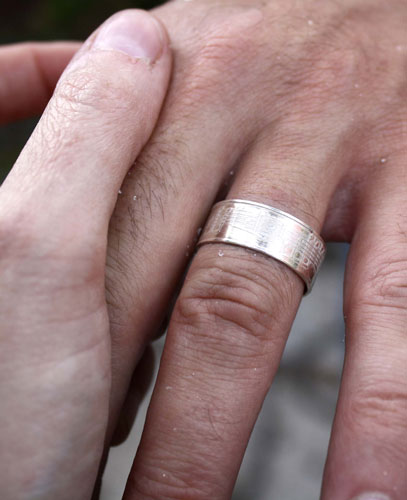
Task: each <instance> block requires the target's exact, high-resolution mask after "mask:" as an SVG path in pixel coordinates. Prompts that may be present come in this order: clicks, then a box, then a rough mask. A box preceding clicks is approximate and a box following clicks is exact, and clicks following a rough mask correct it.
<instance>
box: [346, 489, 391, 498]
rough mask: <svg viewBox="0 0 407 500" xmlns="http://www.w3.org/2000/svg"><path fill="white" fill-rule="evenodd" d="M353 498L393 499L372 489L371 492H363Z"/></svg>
mask: <svg viewBox="0 0 407 500" xmlns="http://www.w3.org/2000/svg"><path fill="white" fill-rule="evenodd" d="M352 500H391V498H390V497H389V496H388V495H385V494H384V493H379V492H377V491H376V492H374V491H372V492H370V493H362V494H361V495H358V496H357V497H354V498H352Z"/></svg>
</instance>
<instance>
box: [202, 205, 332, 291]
mask: <svg viewBox="0 0 407 500" xmlns="http://www.w3.org/2000/svg"><path fill="white" fill-rule="evenodd" d="M207 243H226V244H231V245H237V246H240V247H244V248H248V249H251V250H255V251H257V252H261V253H263V254H265V255H268V256H269V257H273V258H274V259H276V260H278V261H280V262H283V263H284V264H286V265H287V266H288V267H290V268H291V269H292V270H293V271H294V272H296V273H297V274H298V275H299V276H300V277H301V278H302V279H303V280H304V283H305V287H306V290H305V291H306V293H309V292H310V291H311V289H312V285H313V283H314V281H315V278H316V275H317V273H318V269H319V267H320V266H321V264H322V261H323V260H324V256H325V252H326V246H325V243H324V241H323V240H322V238H321V237H320V236H319V235H318V234H317V233H316V232H315V231H314V230H313V229H312V228H311V227H310V226H308V225H307V224H304V223H303V222H302V221H300V220H299V219H297V218H296V217H293V216H292V215H290V214H288V213H286V212H283V211H282V210H278V209H276V208H273V207H269V206H267V205H263V204H261V203H255V202H252V201H246V200H226V201H221V202H220V203H217V204H216V205H214V207H213V209H212V212H211V214H210V216H209V219H208V221H207V223H206V225H205V228H204V230H203V231H202V234H201V237H200V239H199V242H198V246H199V245H204V244H207Z"/></svg>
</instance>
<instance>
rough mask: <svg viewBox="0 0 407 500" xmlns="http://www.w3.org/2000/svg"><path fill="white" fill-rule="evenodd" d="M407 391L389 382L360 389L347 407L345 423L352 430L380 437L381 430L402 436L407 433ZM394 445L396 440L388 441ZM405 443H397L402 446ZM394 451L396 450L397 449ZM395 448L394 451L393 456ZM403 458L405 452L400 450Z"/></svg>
mask: <svg viewBox="0 0 407 500" xmlns="http://www.w3.org/2000/svg"><path fill="white" fill-rule="evenodd" d="M406 404H407V388H406V386H405V384H404V382H401V381H395V380H392V381H390V382H388V383H387V384H383V382H380V383H377V384H375V385H373V384H372V383H370V384H369V385H367V386H366V385H365V386H363V387H361V388H360V389H359V390H358V391H357V392H356V393H355V394H354V397H353V401H352V402H351V404H350V406H349V414H348V421H349V426H350V428H351V429H352V431H356V432H359V431H362V432H363V433H368V434H372V435H375V436H380V435H381V434H382V433H383V431H382V430H383V429H386V435H387V436H388V432H391V433H393V435H394V436H396V437H397V436H400V435H405V433H406V432H407V421H406ZM390 442H391V443H393V444H394V443H396V442H397V439H391V440H390ZM404 444H405V443H400V446H401V445H404ZM396 448H397V447H396ZM394 452H397V449H393V453H394ZM399 453H400V454H401V455H403V454H404V453H405V449H399Z"/></svg>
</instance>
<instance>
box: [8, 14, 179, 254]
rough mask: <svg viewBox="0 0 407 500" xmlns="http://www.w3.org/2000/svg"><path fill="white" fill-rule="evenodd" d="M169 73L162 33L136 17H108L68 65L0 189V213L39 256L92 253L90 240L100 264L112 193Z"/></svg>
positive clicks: (147, 128)
mask: <svg viewBox="0 0 407 500" xmlns="http://www.w3.org/2000/svg"><path fill="white" fill-rule="evenodd" d="M169 73H170V52H169V49H168V41H167V38H166V35H165V32H164V28H163V27H162V25H161V24H160V23H159V22H158V21H157V20H155V18H153V17H152V16H150V15H149V14H148V13H146V12H143V11H127V12H124V13H120V14H117V15H115V16H113V17H112V18H111V19H110V20H108V21H107V22H106V23H105V24H104V25H103V26H102V28H101V29H100V30H98V31H97V32H96V33H95V34H94V35H93V36H92V37H91V38H90V39H89V40H88V41H87V42H86V43H85V45H84V47H83V48H82V49H81V51H80V53H79V54H78V55H77V57H76V58H75V60H74V61H73V62H72V63H71V64H70V65H69V66H68V68H67V70H66V71H65V72H64V74H63V76H62V77H61V80H60V81H59V83H58V85H57V88H56V91H55V94H54V96H53V98H52V99H51V101H50V102H49V105H48V106H47V108H46V110H45V112H44V115H43V116H42V118H41V120H40V122H39V124H38V126H37V128H36V129H35V131H34V133H33V135H32V137H31V138H30V140H29V142H28V143H27V145H26V147H25V148H24V150H23V152H22V153H21V155H20V157H19V159H18V160H17V163H16V165H15V166H14V168H13V169H12V171H11V173H10V175H9V176H8V178H7V179H6V181H5V183H4V184H3V186H2V189H1V196H2V199H3V201H4V203H3V204H2V206H3V207H7V210H8V211H9V213H11V214H13V217H15V218H17V219H18V218H19V217H20V218H24V224H26V225H27V226H28V227H30V229H31V233H32V236H33V238H35V237H36V236H35V235H41V236H40V237H41V245H42V248H44V245H45V244H48V245H49V248H54V247H55V245H57V246H58V248H60V247H61V245H62V244H63V245H64V247H65V248H66V250H67V251H68V250H69V249H72V246H75V245H77V244H78V245H79V246H80V247H81V248H83V247H86V246H88V245H89V243H90V244H91V245H90V247H89V248H90V251H91V252H93V251H94V248H95V246H94V244H95V241H96V242H97V246H98V248H99V249H101V250H102V251H101V252H100V257H101V259H103V260H104V256H103V254H104V252H103V245H102V248H100V245H101V241H104V240H105V239H106V234H107V225H108V222H109V219H110V215H111V213H112V210H113V207H114V205H115V203H116V199H117V192H118V190H119V187H120V185H121V183H122V180H123V177H124V175H125V173H126V172H127V170H128V169H129V167H130V165H131V163H132V162H133V161H134V159H135V157H136V156H137V155H138V153H139V152H140V150H141V148H142V147H143V146H144V144H145V143H146V141H147V139H148V138H149V136H150V134H151V132H152V130H153V128H154V126H155V123H156V120H157V117H158V114H159V111H160V107H161V104H162V102H163V99H164V95H165V92H166V86H167V82H168V79H169ZM22 200H23V203H22ZM22 213H23V214H22ZM9 217H11V216H9ZM27 219H29V221H28V222H29V223H27ZM17 227H18V224H17ZM72 234H75V238H72ZM44 235H47V236H48V237H44ZM101 235H102V238H101ZM38 237H39V236H38ZM75 248H77V247H75ZM94 258H96V256H94Z"/></svg>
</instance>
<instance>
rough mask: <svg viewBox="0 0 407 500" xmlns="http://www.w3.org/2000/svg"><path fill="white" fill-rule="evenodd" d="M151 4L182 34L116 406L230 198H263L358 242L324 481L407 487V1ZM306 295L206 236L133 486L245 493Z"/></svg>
mask: <svg viewBox="0 0 407 500" xmlns="http://www.w3.org/2000/svg"><path fill="white" fill-rule="evenodd" d="M154 14H155V15H157V16H158V17H159V18H160V19H161V20H162V21H163V22H164V23H165V24H166V26H167V28H168V30H169V32H170V37H171V44H172V47H173V49H174V53H175V72H174V77H173V79H172V83H171V86H170V91H169V94H168V96H167V99H166V103H165V106H164V109H163V112H162V114H161V118H160V121H159V124H158V127H157V129H156V131H155V132H154V134H153V137H152V138H151V140H150V142H149V144H148V145H147V147H146V148H145V150H144V151H143V154H142V155H141V156H140V157H139V159H138V161H137V163H136V165H135V166H134V168H133V169H132V171H131V175H130V176H129V177H127V179H126V182H125V184H124V186H123V195H122V196H121V197H120V199H119V202H118V206H117V208H116V212H115V215H114V218H113V221H112V224H111V234H110V246H109V254H108V265H109V267H108V284H109V287H108V288H109V290H110V289H114V293H110V294H109V302H110V304H111V307H110V311H111V314H112V318H114V325H115V330H114V332H113V338H114V339H115V340H114V343H115V346H116V348H117V352H118V354H117V356H115V357H114V362H115V367H116V368H115V373H116V374H117V375H116V377H115V381H116V383H115V385H114V390H112V394H113V399H112V405H111V407H112V408H119V407H120V404H121V400H122V398H123V397H124V394H123V388H124V387H125V385H126V384H125V383H126V381H128V380H129V379H130V375H131V373H132V369H133V366H134V361H135V360H136V359H137V358H138V355H139V354H138V353H140V352H141V351H142V348H143V346H144V345H145V343H146V342H147V341H148V340H149V339H151V334H152V332H154V331H155V329H156V328H157V325H158V323H159V322H160V321H161V318H162V316H163V314H164V313H165V307H166V305H167V303H168V301H169V299H170V296H171V294H172V293H173V291H174V290H175V288H176V284H177V282H178V280H179V279H181V277H182V273H183V270H184V269H185V265H186V263H187V261H188V259H189V258H190V255H191V249H192V246H193V244H194V241H196V236H197V230H198V228H199V227H202V225H203V223H204V221H205V218H206V216H207V215H208V213H209V211H210V209H211V206H212V205H213V203H214V201H215V199H216V198H217V197H222V196H224V195H225V194H226V195H227V197H230V198H246V199H251V200H254V201H259V202H263V203H266V204H269V205H272V206H275V207H277V208H282V209H283V210H285V211H287V212H290V213H292V214H293V215H295V216H297V217H299V218H301V219H302V220H304V221H305V222H307V223H308V224H310V225H312V226H313V227H314V228H315V229H316V230H318V231H319V230H321V229H322V233H323V236H324V238H325V239H326V240H328V241H331V240H342V241H348V242H352V246H351V252H350V257H349V261H348V267H347V275H346V287H345V288H346V290H345V316H346V318H347V319H346V323H347V345H346V351H347V352H346V362H345V367H344V373H343V382H342V388H341V391H340V397H339V403H338V409H337V415H336V419H335V423H334V426H333V433H332V440H331V445H330V450H329V454H328V460H327V465H326V471H325V478H324V484H323V491H322V498H323V499H324V500H328V499H329V500H350V499H351V498H352V497H355V496H356V495H359V494H362V493H364V492H382V494H383V495H385V494H386V495H388V496H390V497H391V498H392V499H393V500H401V499H404V498H405V496H406V487H407V485H406V482H405V481H406V476H405V456H406V447H407V429H406V421H407V415H406V393H407V388H406V370H407V363H406V354H407V343H406V324H407V312H406V284H407V262H406V260H407V259H406V257H407V251H406V231H407V227H406V225H407V221H406V215H405V214H406V209H407V206H406V205H407V182H406V139H407V135H406V130H407V127H406V74H405V67H406V57H407V41H406V33H405V19H406V15H407V10H406V3H405V2H403V1H395V0H393V1H388V2H380V1H378V0H358V1H355V0H352V1H348V0H346V1H342V2H334V1H328V2H322V1H318V2H311V1H308V2H295V1H294V0H293V1H287V0H285V1H282V0H281V1H275V0H273V1H271V0H270V1H264V0H262V1H251V2H244V1H242V0H241V1H237V0H224V1H222V2H219V1H218V0H216V1H215V0H205V1H203V0H195V1H194V2H181V1H178V2H171V3H169V4H167V5H165V6H163V7H162V8H159V9H157V10H155V11H154ZM231 174H232V175H231ZM233 174H234V175H233ZM226 182H227V183H228V187H227V189H225V183H226ZM220 191H221V193H220ZM222 191H223V192H222ZM225 192H226V193H225ZM219 193H220V194H219ZM134 196H136V197H137V198H136V199H135V200H133V197H134ZM219 251H221V253H223V256H220V255H219ZM118 271H120V272H118ZM113 274H114V277H113ZM302 293H303V283H302V282H301V281H300V280H299V279H298V278H297V277H296V276H295V275H294V274H293V273H292V272H291V271H290V270H289V269H287V268H286V267H284V266H283V265H279V264H278V263H277V262H274V261H273V260H272V259H269V258H265V257H262V256H261V255H257V256H256V257H254V256H253V255H252V253H250V252H247V251H245V250H244V249H241V248H234V247H231V246H219V245H210V246H204V247H202V248H201V249H200V250H199V252H198V254H197V255H196V257H195V258H194V260H193V262H192V266H191V268H190V270H189V272H188V275H187V278H186V281H185V283H184V286H183V288H182V291H181V293H180V296H179V298H178V301H177V304H176V306H175V309H174V312H173V315H172V320H171V323H170V326H169V332H168V336H167V341H166V346H165V351H164V355H163V358H162V361H161V367H160V372H159V377H158V381H157V384H156V387H155V391H154V395H153V398H152V402H151V405H150V409H149V413H148V417H147V422H146V426H145V430H144V434H143V438H142V442H141V445H140V447H139V450H138V453H137V456H136V460H135V463H134V467H133V470H132V473H131V476H130V481H129V484H128V487H127V493H126V495H125V498H126V500H129V499H136V498H137V499H141V498H143V499H144V498H149V499H153V498H154V499H157V500H158V499H160V500H161V499H163V498H177V499H180V498H184V499H208V498H211V499H226V498H229V497H230V495H231V492H232V489H233V485H234V482H235V478H236V475H237V472H238V469H239V465H240V463H241V459H242V456H243V453H244V450H245V447H246V444H247V440H248V438H249V435H250V431H251V429H252V427H253V425H254V423H255V420H256V417H257V414H258V412H259V410H260V407H261V404H262V401H263V398H264V395H265V394H266V392H267V390H268V389H269V387H270V384H271V382H272V379H273V377H274V374H275V372H276V370H277V368H278V363H279V360H280V356H281V353H282V351H283V348H284V344H285V341H286V339H287V335H288V332H289V330H290V326H291V323H292V320H293V318H294V315H295V312H296V310H297V307H298V304H299V301H300V300H301V297H302ZM141 339H142V340H141ZM113 413H114V411H113ZM384 472H385V473H386V474H385V473H384Z"/></svg>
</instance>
